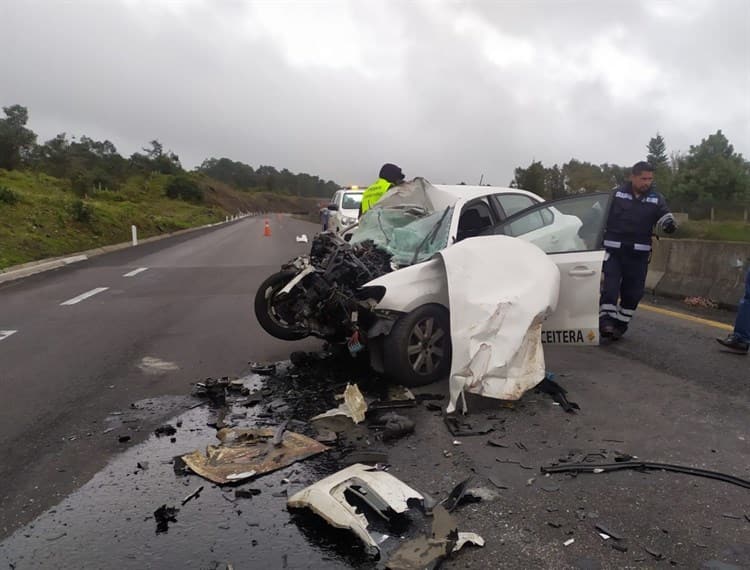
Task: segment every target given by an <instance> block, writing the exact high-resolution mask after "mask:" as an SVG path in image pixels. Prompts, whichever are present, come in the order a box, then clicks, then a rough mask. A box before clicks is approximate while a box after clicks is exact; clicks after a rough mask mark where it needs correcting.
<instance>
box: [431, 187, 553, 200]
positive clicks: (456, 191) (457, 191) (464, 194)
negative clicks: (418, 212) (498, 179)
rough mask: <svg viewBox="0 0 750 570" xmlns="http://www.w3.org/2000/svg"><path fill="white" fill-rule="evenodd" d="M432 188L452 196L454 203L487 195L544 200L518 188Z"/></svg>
mask: <svg viewBox="0 0 750 570" xmlns="http://www.w3.org/2000/svg"><path fill="white" fill-rule="evenodd" d="M433 186H435V188H439V189H440V190H443V191H445V192H447V193H449V194H452V195H454V196H455V197H456V201H458V200H459V199H464V200H472V199H474V198H477V197H479V196H486V195H488V194H524V195H525V196H528V197H530V198H533V199H534V200H540V201H542V202H543V201H544V198H542V197H541V196H539V195H537V194H534V193H533V192H529V191H528V190H521V189H520V188H508V187H505V186H469V185H468V184H433Z"/></svg>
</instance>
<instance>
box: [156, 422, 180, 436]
mask: <svg viewBox="0 0 750 570" xmlns="http://www.w3.org/2000/svg"><path fill="white" fill-rule="evenodd" d="M154 433H155V434H156V437H161V436H163V435H174V434H176V433H177V429H176V428H175V427H174V426H173V425H172V424H164V425H163V426H159V427H158V428H156V429H155V430H154Z"/></svg>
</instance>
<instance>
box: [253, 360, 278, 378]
mask: <svg viewBox="0 0 750 570" xmlns="http://www.w3.org/2000/svg"><path fill="white" fill-rule="evenodd" d="M250 370H251V371H252V372H254V373H255V374H259V375H261V376H270V375H271V374H275V373H276V364H275V363H273V362H251V363H250Z"/></svg>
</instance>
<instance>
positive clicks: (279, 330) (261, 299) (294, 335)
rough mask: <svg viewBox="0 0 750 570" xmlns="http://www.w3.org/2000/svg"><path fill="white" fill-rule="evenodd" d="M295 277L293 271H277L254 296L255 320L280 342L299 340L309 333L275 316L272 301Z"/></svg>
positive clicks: (261, 285)
mask: <svg viewBox="0 0 750 570" xmlns="http://www.w3.org/2000/svg"><path fill="white" fill-rule="evenodd" d="M295 275H296V272H295V271H279V272H278V273H274V274H273V275H271V276H270V277H269V278H268V279H266V280H265V281H263V283H261V284H260V287H258V292H257V293H256V294H255V318H256V319H258V323H259V324H260V326H261V327H262V328H263V330H264V331H266V332H267V333H268V334H270V335H271V336H273V337H276V338H278V339H281V340H300V339H303V338H305V337H308V336H310V333H309V332H307V331H305V330H302V329H299V328H297V327H295V326H294V325H293V324H289V323H287V322H286V321H285V320H284V319H283V318H281V317H280V316H279V315H277V314H276V312H275V310H274V308H273V304H272V302H271V301H272V299H273V297H274V296H275V295H276V293H278V292H279V291H280V290H281V289H283V288H284V286H285V285H286V284H287V283H289V281H291V280H292V278H293V277H294V276H295Z"/></svg>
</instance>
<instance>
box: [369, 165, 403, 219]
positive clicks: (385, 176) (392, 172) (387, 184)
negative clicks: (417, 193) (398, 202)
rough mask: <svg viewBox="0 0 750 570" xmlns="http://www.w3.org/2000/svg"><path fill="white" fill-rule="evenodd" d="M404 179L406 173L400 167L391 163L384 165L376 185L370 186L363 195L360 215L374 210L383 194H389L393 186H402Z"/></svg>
mask: <svg viewBox="0 0 750 570" xmlns="http://www.w3.org/2000/svg"><path fill="white" fill-rule="evenodd" d="M404 178H405V176H404V173H403V172H401V169H400V168H399V167H398V166H396V165H395V164H391V163H390V162H387V163H386V164H384V165H383V166H382V168H381V169H380V174H378V179H377V181H376V182H375V184H373V185H372V186H370V187H369V188H368V189H367V190H365V192H364V194H362V202H361V203H360V206H359V215H360V216H361V215H362V214H364V213H365V212H366V211H367V210H369V209H370V208H372V207H373V206H374V205H375V203H376V202H377V201H378V200H380V199H381V198H382V197H383V194H385V193H386V192H388V190H389V189H390V188H391V187H392V186H397V185H399V184H401V183H402V182H403V181H404Z"/></svg>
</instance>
